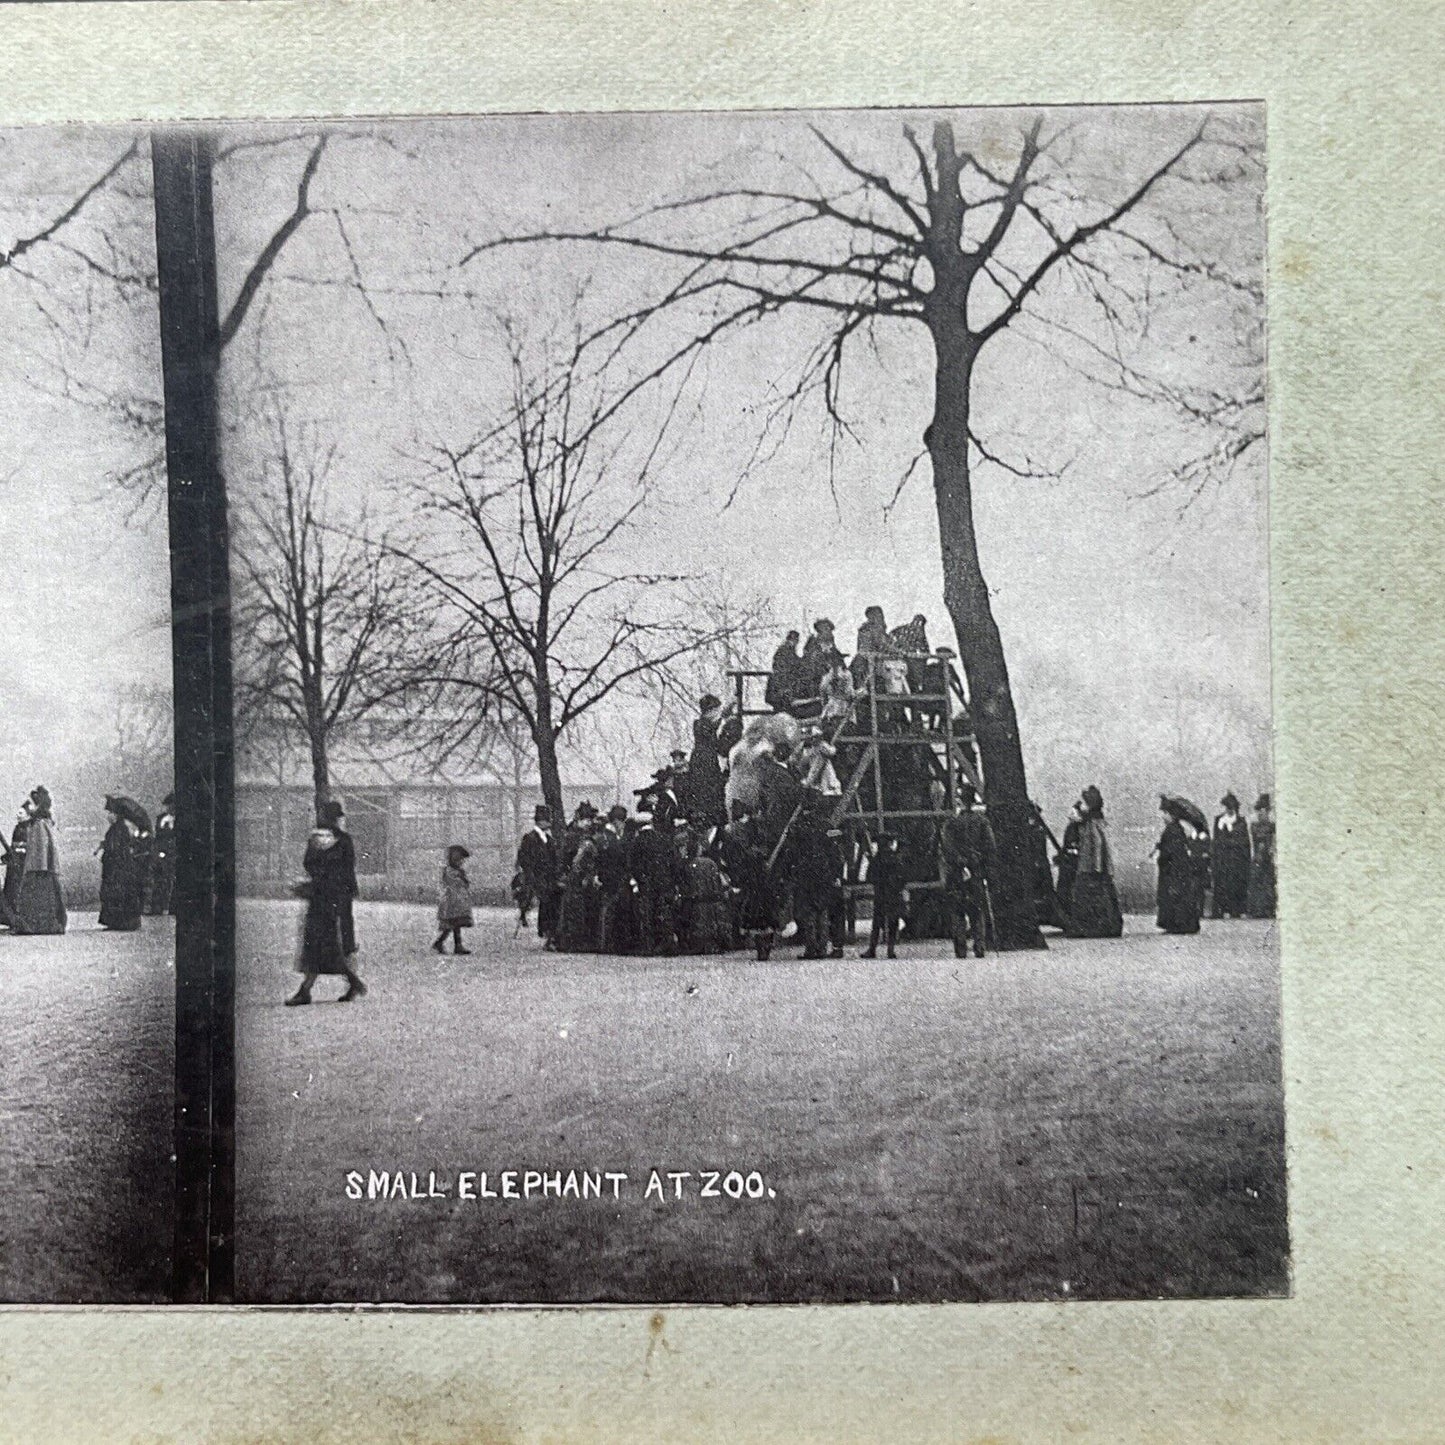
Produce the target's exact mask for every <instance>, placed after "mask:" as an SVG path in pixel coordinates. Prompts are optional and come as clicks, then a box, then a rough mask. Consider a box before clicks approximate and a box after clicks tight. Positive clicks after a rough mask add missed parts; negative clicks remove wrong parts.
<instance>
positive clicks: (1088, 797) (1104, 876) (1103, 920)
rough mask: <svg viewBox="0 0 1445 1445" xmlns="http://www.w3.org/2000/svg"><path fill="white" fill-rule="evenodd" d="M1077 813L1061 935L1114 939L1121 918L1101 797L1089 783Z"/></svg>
mask: <svg viewBox="0 0 1445 1445" xmlns="http://www.w3.org/2000/svg"><path fill="white" fill-rule="evenodd" d="M1079 813H1080V815H1081V817H1080V822H1079V861H1078V864H1077V866H1076V869H1075V873H1074V886H1073V890H1072V897H1071V899H1070V902H1069V915H1068V926H1067V927H1066V928H1065V929H1064V932H1065V934H1066V935H1067V936H1068V937H1070V938H1118V937H1119V935H1120V934H1121V933H1123V931H1124V915H1123V913H1122V912H1121V910H1120V908H1119V895H1118V893H1116V892H1115V890H1114V858H1113V854H1112V853H1111V851H1110V849H1109V835H1108V834H1107V833H1106V832H1105V831H1104V797H1103V794H1102V793H1100V792H1099V790H1098V789H1097V788H1096V787H1094V786H1093V785H1092V784H1090V785H1089V786H1088V787H1087V788H1085V789H1084V791H1083V792H1082V793H1081V794H1080V796H1079Z"/></svg>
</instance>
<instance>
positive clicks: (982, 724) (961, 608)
mask: <svg viewBox="0 0 1445 1445" xmlns="http://www.w3.org/2000/svg"><path fill="white" fill-rule="evenodd" d="M811 129H812V136H813V143H814V144H815V146H816V150H817V158H818V162H819V164H820V165H821V166H822V168H823V172H824V174H823V175H822V176H821V177H815V176H814V175H812V174H810V173H809V172H808V170H807V169H806V168H805V167H804V166H803V164H802V163H801V161H799V162H798V163H797V165H796V166H795V167H794V166H792V165H790V166H789V168H788V169H787V171H786V174H787V176H788V177H789V179H788V180H785V181H782V182H779V183H777V184H765V185H760V186H757V187H749V186H728V187H724V188H718V189H708V190H702V191H699V192H698V193H695V194H692V195H687V196H682V197H680V198H677V199H674V200H670V201H668V202H666V203H664V204H661V205H657V206H654V207H651V208H649V209H648V210H646V211H644V212H643V213H641V214H640V215H635V216H632V217H630V218H627V219H625V220H623V221H621V222H619V223H618V224H615V225H611V226H603V227H600V228H592V229H581V228H579V229H574V230H568V229H565V228H558V229H549V230H543V231H537V232H532V233H528V234H523V235H515V236H506V237H503V238H501V239H498V240H491V241H487V242H484V243H482V244H480V245H478V246H476V247H474V248H473V249H472V250H471V251H470V252H469V253H468V254H467V255H466V256H465V257H464V258H463V261H462V264H463V265H464V266H465V265H471V264H474V263H475V262H476V261H477V260H478V259H479V258H481V257H482V256H484V255H485V254H487V253H488V252H489V251H492V250H494V249H496V248H498V247H503V246H515V245H518V244H523V243H533V244H535V243H538V242H552V243H576V244H580V245H585V246H588V247H593V248H598V247H600V248H605V249H607V250H610V251H613V252H630V253H634V254H638V255H641V256H643V257H646V258H649V259H650V260H651V262H652V263H653V264H652V267H651V269H650V272H649V274H650V275H651V276H652V277H653V278H654V279H653V281H652V282H651V283H650V284H649V283H643V286H644V294H643V295H641V296H640V297H639V299H638V301H637V303H636V305H635V306H631V307H628V308H627V309H625V310H624V311H621V312H619V313H617V314H614V315H612V316H609V317H608V318H607V319H606V321H605V322H604V323H603V324H602V325H600V326H599V327H598V328H597V329H596V330H595V331H594V332H593V333H592V334H591V335H590V336H588V337H586V338H585V339H584V344H583V346H582V348H581V351H582V353H583V355H584V356H587V355H590V354H593V353H596V352H600V353H603V354H605V355H607V356H609V357H615V356H618V355H620V354H627V353H628V352H629V351H630V352H631V354H633V355H634V356H641V357H643V358H645V360H643V361H642V362H640V363H638V364H637V365H635V367H634V378H635V379H634V381H633V382H632V384H631V386H630V387H629V388H628V389H626V390H624V391H622V392H621V393H619V394H618V395H616V396H615V397H614V398H613V399H612V405H613V406H614V407H622V406H624V405H627V404H628V403H629V402H630V400H631V398H632V396H633V395H634V394H635V393H636V391H638V390H640V389H642V388H644V387H646V386H648V385H650V384H651V383H652V382H653V381H655V380H657V379H659V378H665V377H667V376H668V375H669V374H670V373H672V372H674V371H675V370H676V369H678V368H682V367H689V366H691V365H692V364H693V362H694V361H695V360H696V358H697V357H698V356H699V355H700V354H701V353H702V352H704V351H705V350H706V349H707V348H709V347H711V346H713V345H714V344H715V343H717V342H718V341H720V340H722V339H723V338H725V337H728V336H730V335H732V334H735V333H737V332H740V331H742V330H744V329H745V328H748V327H750V326H753V325H755V324H757V323H761V322H766V321H769V320H770V319H772V318H776V317H781V316H783V315H784V314H786V315H788V316H791V317H794V318H801V317H803V316H805V315H808V314H811V315H813V316H814V317H816V318H817V320H818V329H817V332H816V342H815V344H814V345H813V346H812V349H811V350H809V351H808V352H807V353H806V355H805V357H804V358H803V359H802V361H801V362H800V363H799V364H798V367H797V369H796V372H795V374H794V375H793V378H792V381H791V383H790V384H789V383H785V384H784V385H783V386H782V388H781V390H780V392H779V393H778V399H777V400H776V401H775V403H774V404H773V405H772V407H771V409H770V410H769V411H768V413H767V414H766V418H765V421H764V424H763V426H762V428H761V436H760V439H759V452H755V454H754V455H755V456H757V455H759V454H760V452H761V451H763V450H765V448H766V443H767V439H768V438H769V437H774V436H776V435H778V434H779V433H785V432H786V431H787V429H788V427H789V426H790V425H791V424H792V422H793V421H794V419H795V418H796V417H797V416H798V415H799V414H800V410H801V408H802V407H803V405H804V404H805V403H807V402H810V401H815V402H819V403H821V406H822V409H823V414H824V417H825V418H826V423H827V430H828V437H829V467H830V472H829V475H830V477H831V476H832V470H831V469H832V467H833V465H834V460H835V458H836V455H837V449H838V446H839V444H840V443H841V442H843V441H845V440H847V439H848V438H850V437H852V436H854V434H855V433H854V429H853V427H852V426H851V425H850V421H849V416H848V412H847V409H846V407H845V405H844V398H843V376H844V363H845V360H849V359H851V358H852V357H853V356H854V355H855V353H857V354H858V355H859V356H860V357H861V358H863V359H865V361H866V358H868V357H869V356H870V355H873V356H876V355H877V343H878V334H879V332H880V330H881V329H882V328H886V327H891V326H893V325H894V324H895V323H896V324H898V325H900V326H901V327H902V328H903V329H904V330H905V331H908V330H912V331H914V332H915V333H916V334H920V335H924V336H926V337H927V338H928V341H929V343H930V344H931V348H932V358H933V379H934V385H933V395H932V417H931V419H930V421H929V422H928V424H927V427H926V429H925V430H924V433H923V437H922V441H923V447H922V449H921V450H920V452H919V453H918V454H917V455H916V456H915V457H914V458H913V460H912V462H910V463H909V464H908V465H907V467H906V468H901V469H900V470H901V472H902V480H901V481H900V482H899V484H898V485H899V488H900V489H901V487H902V486H903V485H904V484H905V483H906V482H907V480H908V478H909V477H910V476H911V475H913V473H914V471H915V469H916V468H917V466H918V463H919V462H921V461H922V460H923V459H924V458H925V456H926V457H927V459H928V460H929V462H930V464H931V470H932V478H933V492H934V499H935V504H936V513H937V520H938V528H939V543H940V550H941V556H942V564H943V578H944V600H945V603H946V605H947V607H948V611H949V615H950V617H951V620H952V622H953V627H954V632H955V634H956V636H957V639H958V648H959V655H960V660H961V662H962V664H963V668H964V672H965V676H966V679H967V684H968V690H969V694H970V704H971V709H972V713H973V720H974V727H975V729H976V733H977V739H978V746H979V753H980V755H981V760H982V764H983V769H984V774H985V777H986V785H987V790H988V800H989V806H990V811H991V814H992V817H993V821H994V828H995V831H996V833H997V835H998V839H999V844H1000V857H999V863H998V869H997V875H996V877H995V879H994V901H995V911H996V914H997V921H998V924H999V927H1000V932H1001V935H1002V938H1001V941H1002V942H1003V944H1004V945H1005V946H1011V947H1042V946H1043V940H1042V936H1041V935H1040V933H1039V931H1038V928H1037V925H1036V922H1035V920H1034V910H1033V903H1032V881H1031V870H1032V866H1033V864H1032V857H1033V854H1032V851H1031V848H1032V844H1031V837H1030V807H1029V802H1028V784H1027V779H1026V776H1025V770H1024V762H1023V752H1022V747H1021V742H1020V738H1019V730H1018V721H1017V716H1016V712H1015V707H1014V699H1013V695H1012V691H1011V688H1010V683H1009V673H1008V666H1007V662H1006V660H1005V656H1004V648H1003V643H1002V641H1001V638H1000V635H999V629H998V626H997V624H996V621H995V618H994V613H993V608H992V605H991V601H990V596H989V588H988V584H987V582H986V580H985V575H984V571H983V567H982V564H981V561H980V557H979V550H978V540H977V536H976V534H975V529H974V513H973V488H974V483H975V476H976V473H977V472H978V470H979V469H980V468H981V467H992V468H994V469H996V470H998V471H1000V472H1002V473H1005V474H1008V475H1011V476H1013V477H1016V478H1029V477H1034V476H1039V475H1044V474H1046V473H1045V472H1043V471H1041V469H1040V467H1039V466H1038V464H1036V463H1034V462H1033V460H1032V459H1031V458H1030V457H1029V456H1028V455H1027V452H1025V454H1024V455H1023V456H1022V457H1019V456H1017V455H1014V456H1010V455H1008V454H1007V453H1008V451H1009V448H1007V447H1005V446H1003V445H1001V444H999V442H998V441H997V440H995V439H991V438H990V435H989V426H988V425H987V422H988V418H986V417H982V416H980V415H978V414H977V412H976V409H975V405H974V402H975V393H976V391H977V389H978V388H977V383H978V381H979V379H980V377H981V376H983V375H984V374H985V366H986V363H987V361H988V359H989V358H990V357H991V356H992V355H993V353H994V352H995V350H996V349H997V348H998V347H999V345H1000V344H1001V341H1002V338H1004V337H1006V336H1009V335H1010V334H1014V335H1026V334H1032V335H1034V336H1035V337H1038V336H1039V335H1041V334H1042V335H1044V336H1046V338H1047V340H1048V344H1050V345H1051V346H1052V347H1053V348H1054V351H1055V353H1056V354H1060V355H1064V356H1066V357H1067V358H1068V359H1069V360H1070V362H1071V363H1072V364H1073V365H1074V366H1075V368H1076V369H1077V370H1078V371H1079V372H1081V373H1082V374H1084V375H1086V376H1089V377H1091V378H1092V379H1093V380H1095V381H1097V382H1099V383H1100V384H1101V385H1104V386H1107V387H1111V388H1113V389H1115V390H1116V391H1119V392H1121V393H1127V394H1131V395H1133V396H1136V397H1139V398H1143V399H1147V400H1153V401H1158V402H1160V403H1161V404H1164V405H1166V406H1168V407H1170V408H1171V409H1172V410H1173V412H1174V414H1175V415H1176V416H1179V417H1182V418H1185V419H1187V420H1190V421H1192V422H1195V423H1198V424H1199V425H1200V426H1201V427H1203V428H1204V429H1205V433H1206V435H1207V441H1206V443H1205V445H1204V446H1203V447H1202V449H1201V450H1200V452H1199V453H1198V455H1197V456H1195V457H1192V458H1191V459H1190V460H1189V461H1187V462H1185V463H1183V464H1181V467H1180V468H1179V471H1180V473H1181V475H1182V477H1183V478H1184V479H1185V481H1186V482H1188V483H1189V484H1191V485H1192V486H1194V487H1196V488H1197V487H1199V486H1202V485H1203V484H1204V482H1205V481H1206V480H1207V479H1208V477H1209V476H1210V475H1214V474H1217V471H1218V468H1219V467H1221V466H1223V467H1230V466H1233V465H1234V464H1235V463H1236V462H1237V461H1238V460H1239V458H1240V457H1241V456H1243V455H1244V454H1246V453H1247V452H1248V451H1249V450H1250V448H1252V447H1253V446H1255V445H1256V443H1257V442H1258V440H1259V438H1260V437H1261V436H1262V435H1263V383H1262V375H1261V374H1260V372H1259V371H1258V368H1257V367H1251V366H1250V365H1249V362H1248V358H1246V360H1245V362H1244V363H1243V364H1242V365H1240V366H1239V367H1238V368H1236V369H1235V370H1234V371H1230V370H1229V369H1228V368H1225V369H1224V371H1223V374H1225V375H1226V376H1227V377H1228V379H1229V381H1233V380H1236V379H1240V378H1242V382H1241V384H1240V385H1239V386H1237V387H1236V386H1233V385H1230V384H1225V385H1224V386H1222V387H1221V386H1220V384H1219V382H1218V380H1217V375H1216V376H1215V377H1211V376H1209V375H1206V376H1205V377H1204V378H1203V379H1191V380H1181V379H1180V377H1181V375H1182V374H1183V373H1182V371H1176V370H1175V358H1172V357H1171V358H1170V359H1169V362H1168V364H1166V365H1164V366H1162V367H1158V368H1154V369H1152V370H1151V369H1149V368H1148V367H1147V366H1146V365H1145V364H1143V363H1142V361H1141V357H1140V355H1139V353H1138V348H1137V346H1136V345H1134V343H1135V342H1137V341H1138V339H1139V338H1140V337H1141V335H1142V334H1143V333H1144V332H1145V331H1146V330H1147V328H1148V326H1149V325H1150V323H1151V320H1153V319H1156V318H1157V317H1158V316H1159V315H1160V314H1161V313H1163V312H1165V311H1167V310H1168V309H1169V307H1170V306H1171V305H1176V306H1177V305H1184V306H1187V305H1188V304H1189V302H1190V298H1191V297H1193V296H1197V295H1198V294H1199V293H1201V292H1205V291H1208V292H1211V293H1218V294H1220V295H1223V296H1224V297H1226V298H1230V299H1233V300H1235V301H1236V302H1237V303H1238V308H1239V329H1240V332H1241V335H1242V338H1243V341H1244V344H1245V346H1246V349H1247V348H1248V345H1249V342H1250V339H1251V338H1252V337H1254V336H1257V334H1258V330H1259V318H1260V315H1261V313H1260V302H1261V300H1262V296H1261V292H1260V282H1259V279H1258V275H1257V273H1254V272H1252V271H1251V270H1250V268H1249V267H1248V266H1243V267H1231V266H1230V265H1229V264H1228V263H1227V261H1226V260H1225V259H1224V258H1222V257H1221V255H1220V254H1218V253H1217V252H1211V247H1213V246H1214V245H1215V243H1216V242H1217V241H1218V240H1219V231H1218V228H1215V227H1211V226H1210V225H1208V224H1202V223H1201V213H1202V212H1205V211H1207V210H1208V208H1209V207H1210V205H1211V204H1216V203H1217V198H1219V197H1221V196H1228V195H1231V194H1232V193H1233V192H1234V191H1236V190H1237V191H1240V192H1242V193H1244V194H1252V193H1253V192H1254V189H1255V188H1254V187H1253V184H1252V183H1253V182H1254V181H1255V179H1256V178H1257V175H1258V169H1259V165H1260V158H1259V142H1258V136H1257V134H1256V133H1255V128H1254V127H1253V125H1252V124H1251V123H1249V122H1245V123H1243V124H1242V125H1231V124H1230V123H1227V122H1225V121H1222V120H1220V119H1217V118H1215V117H1212V116H1206V117H1205V118H1203V119H1199V118H1198V117H1197V115H1196V116H1194V117H1190V118H1189V120H1188V123H1187V129H1185V130H1184V131H1183V132H1182V133H1180V134H1179V135H1177V136H1175V137H1173V138H1171V139H1170V140H1168V141H1167V142H1166V143H1164V144H1162V145H1160V146H1159V147H1158V153H1156V154H1154V155H1152V156H1149V155H1146V154H1145V149H1146V148H1145V147H1142V146H1136V147H1134V148H1133V149H1132V151H1131V153H1130V158H1129V160H1128V162H1127V163H1124V164H1120V163H1119V162H1117V161H1113V162H1111V163H1110V164H1109V165H1107V166H1106V167H1104V174H1102V175H1098V174H1091V173H1090V172H1091V168H1090V167H1089V166H1087V165H1084V164H1081V163H1079V162H1078V161H1077V157H1078V155H1079V154H1080V150H1079V146H1078V135H1077V130H1078V127H1077V125H1076V124H1075V123H1074V122H1073V121H1065V122H1061V123H1057V124H1055V125H1054V126H1053V127H1052V128H1051V129H1050V130H1048V131H1047V132H1046V126H1045V121H1044V120H1043V118H1042V117H1034V118H1032V119H1030V120H1028V121H1027V122H1026V123H1025V124H1024V126H1023V128H1022V130H1021V132H1020V133H1018V134H1017V135H1016V136H1015V137H1014V138H1013V140H1012V141H1011V142H1007V143H1004V144H1000V143H999V142H998V141H997V140H993V141H991V142H990V145H989V147H988V148H987V149H985V148H984V147H983V146H976V147H973V148H970V147H968V146H962V145H960V143H959V141H958V138H957V136H956V134H955V129H954V126H953V125H952V124H951V123H950V122H949V121H947V120H939V121H938V122H937V123H936V124H935V125H934V127H933V132H932V136H931V141H930V143H929V144H928V145H925V144H924V143H923V142H922V141H921V140H920V139H919V137H918V135H917V134H915V131H914V130H913V128H912V127H911V126H904V127H903V128H902V134H901V135H900V136H898V141H899V147H898V149H897V150H896V151H895V152H894V154H893V158H892V159H891V160H889V161H885V162H883V163H881V164H879V163H870V162H869V161H868V160H867V159H864V158H860V156H858V155H856V154H853V153H850V152H849V151H848V150H846V149H845V148H844V147H843V146H842V145H840V144H838V143H837V142H835V141H834V140H833V139H831V138H830V137H829V136H828V135H826V134H825V133H823V132H822V131H821V130H818V129H817V128H811ZM798 177H801V179H799V178H798ZM1246 182H1247V183H1249V184H1244V185H1241V183H1246ZM1064 301H1067V303H1068V304H1062V303H1063V302H1064ZM793 329H794V331H796V329H797V328H796V322H795V323H794V326H793ZM851 364H852V363H851V360H850V366H851ZM598 420H599V422H605V421H606V420H607V414H606V413H605V412H604V414H603V415H602V416H601V417H599V418H598ZM895 497H896V493H895Z"/></svg>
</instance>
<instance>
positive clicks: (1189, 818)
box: [1154, 793, 1276, 933]
mask: <svg viewBox="0 0 1445 1445" xmlns="http://www.w3.org/2000/svg"><path fill="white" fill-rule="evenodd" d="M1219 806H1220V809H1221V811H1220V812H1219V813H1218V814H1217V815H1216V816H1215V818H1214V822H1213V825H1212V826H1210V825H1209V824H1208V823H1207V822H1206V820H1205V818H1204V816H1203V815H1202V814H1201V813H1200V812H1199V810H1198V809H1197V808H1195V807H1194V806H1193V804H1191V803H1188V802H1187V800H1185V799H1181V798H1171V797H1167V796H1166V797H1161V798H1160V800H1159V810H1160V812H1162V813H1163V814H1164V816H1165V818H1166V819H1167V820H1168V821H1167V822H1166V823H1165V825H1164V831H1163V833H1162V834H1161V836H1160V838H1159V842H1158V844H1157V845H1156V846H1155V849H1154V852H1155V856H1156V857H1157V858H1158V860H1159V890H1158V911H1157V914H1156V919H1155V921H1156V922H1157V923H1158V925H1159V927H1160V928H1162V929H1163V930H1164V932H1166V933H1198V932H1199V927H1200V921H1201V919H1202V918H1203V917H1204V913H1205V905H1206V899H1207V900H1208V902H1209V905H1210V907H1209V915H1210V917H1211V918H1214V919H1224V918H1273V917H1274V915H1275V907H1276V896H1275V858H1274V808H1273V804H1272V800H1271V798H1270V795H1269V794H1268V793H1261V794H1260V795H1259V797H1258V798H1257V799H1256V800H1255V804H1254V818H1253V820H1252V821H1250V820H1247V819H1246V818H1245V817H1244V815H1243V814H1242V812H1241V811H1240V804H1239V799H1238V798H1237V797H1235V795H1234V794H1233V793H1226V794H1225V795H1224V797H1223V798H1221V799H1220V801H1219Z"/></svg>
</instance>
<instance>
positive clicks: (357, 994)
mask: <svg viewBox="0 0 1445 1445" xmlns="http://www.w3.org/2000/svg"><path fill="white" fill-rule="evenodd" d="M365 997H366V985H365V984H364V983H362V981H361V980H360V978H358V977H357V976H356V974H354V973H353V972H352V971H351V970H350V969H347V970H346V992H345V993H344V994H342V995H341V997H340V998H339V999H337V1000H336V1002H337V1003H350V1002H351V1000H352V999H354V998H365Z"/></svg>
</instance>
